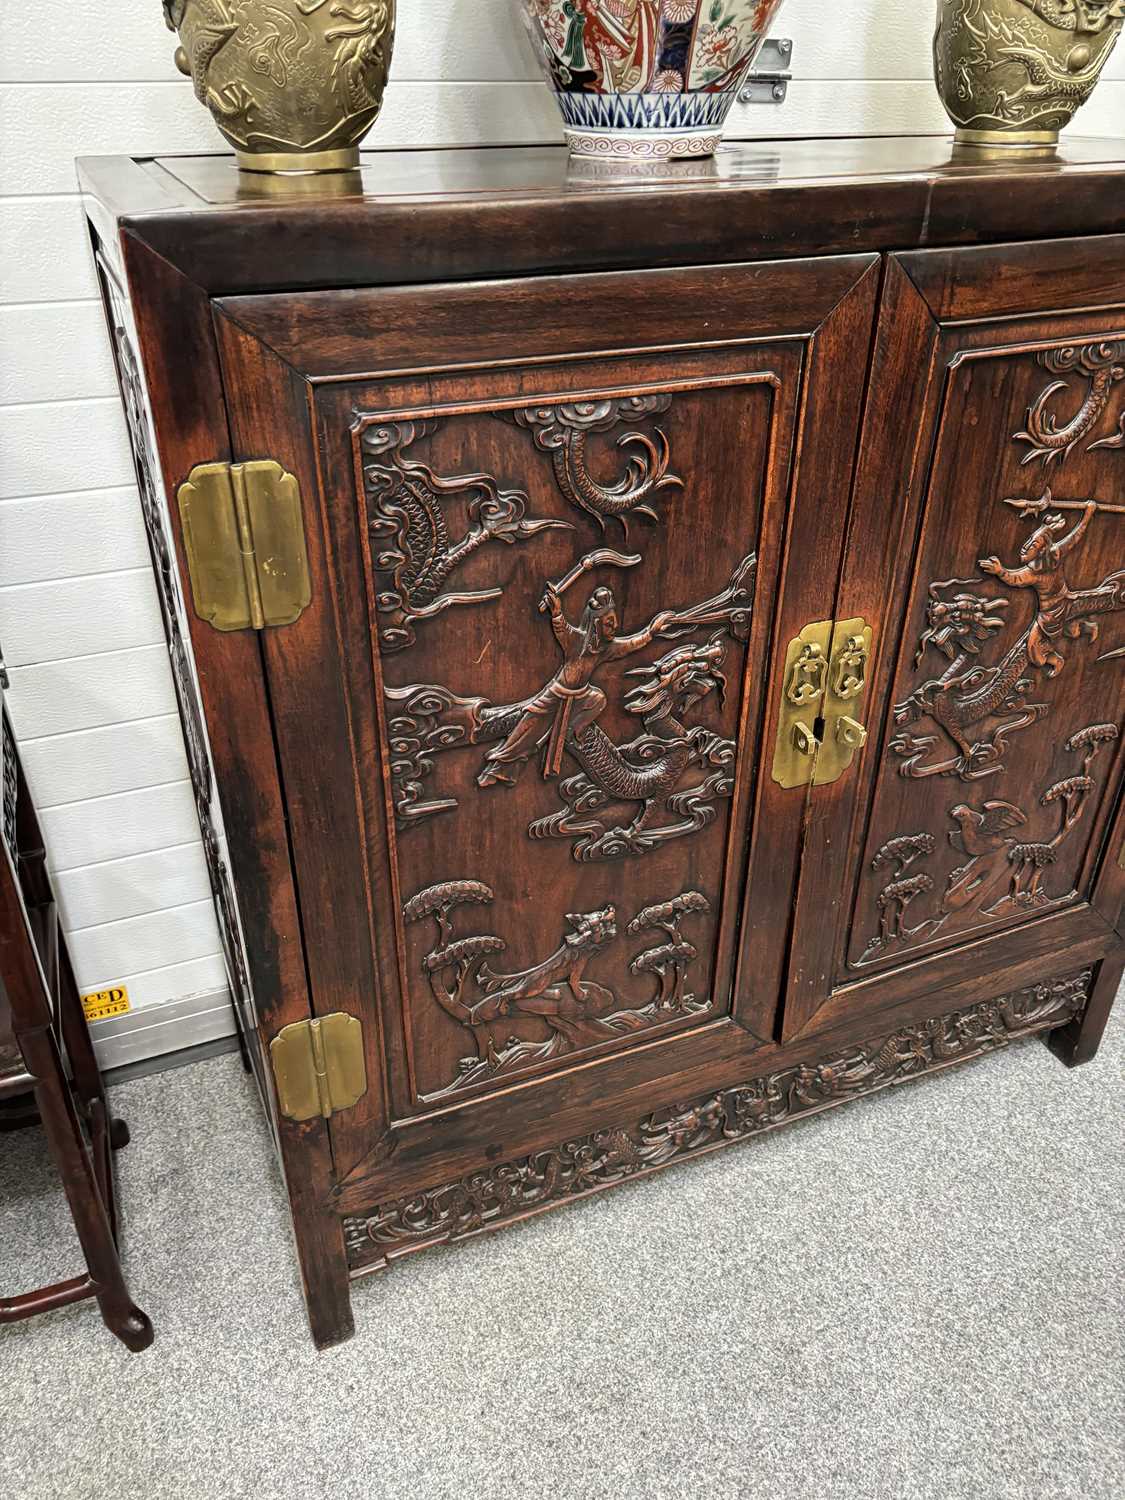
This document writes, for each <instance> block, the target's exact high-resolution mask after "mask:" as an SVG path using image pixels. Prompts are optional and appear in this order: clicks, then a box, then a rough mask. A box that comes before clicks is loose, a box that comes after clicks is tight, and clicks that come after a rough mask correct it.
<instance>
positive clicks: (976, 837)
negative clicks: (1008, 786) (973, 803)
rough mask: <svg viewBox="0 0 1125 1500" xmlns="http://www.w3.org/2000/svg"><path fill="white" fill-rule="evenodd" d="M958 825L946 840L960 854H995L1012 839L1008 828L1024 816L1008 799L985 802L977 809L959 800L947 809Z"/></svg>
mask: <svg viewBox="0 0 1125 1500" xmlns="http://www.w3.org/2000/svg"><path fill="white" fill-rule="evenodd" d="M949 816H950V817H951V818H953V819H954V820H955V821H956V823H957V825H958V826H957V827H956V828H955V829H953V831H952V832H951V833H950V835H949V842H950V843H951V844H952V845H953V847H954V848H955V849H960V850H961V851H962V852H963V853H965V854H968V855H971V856H973V857H974V858H976V857H979V856H980V855H983V854H995V852H996V851H997V850H998V849H1002V848H1003V847H1004V845H1005V844H1010V843H1012V842H1013V840H1012V837H1011V835H1010V834H1009V832H1008V830H1009V829H1012V828H1018V827H1019V826H1020V825H1021V824H1022V823H1026V822H1027V818H1026V816H1025V815H1024V814H1023V813H1022V812H1021V811H1020V810H1019V808H1018V807H1015V806H1014V805H1013V804H1012V803H1011V802H999V801H994V802H986V803H985V804H984V807H983V808H982V809H981V810H980V811H979V812H978V811H977V809H976V808H975V807H966V806H965V804H964V803H963V802H962V803H959V804H958V805H957V806H956V807H952V808H950V810H949Z"/></svg>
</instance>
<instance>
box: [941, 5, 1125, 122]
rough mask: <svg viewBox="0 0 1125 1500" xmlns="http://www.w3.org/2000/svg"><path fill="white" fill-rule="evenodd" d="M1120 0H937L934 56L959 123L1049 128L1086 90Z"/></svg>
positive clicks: (1123, 15) (1124, 13)
mask: <svg viewBox="0 0 1125 1500" xmlns="http://www.w3.org/2000/svg"><path fill="white" fill-rule="evenodd" d="M1123 19H1125V0H942V5H941V6H940V8H939V18H938V29H937V33H936V35H935V38H934V62H935V71H936V78H937V85H938V92H939V93H940V95H941V99H942V103H943V104H944V106H945V109H946V112H947V114H948V115H949V117H950V119H951V120H952V121H953V123H954V124H955V125H956V126H958V127H959V129H961V130H971V131H986V132H989V133H990V134H991V133H996V134H1002V133H1004V132H1013V133H1023V134H1026V133H1029V132H1031V133H1034V132H1043V133H1045V134H1048V135H1049V134H1051V133H1057V131H1058V130H1059V129H1060V128H1061V127H1062V126H1064V125H1066V124H1067V123H1068V122H1069V121H1070V119H1071V117H1072V116H1073V115H1074V113H1075V112H1076V110H1078V109H1079V108H1080V107H1081V106H1082V105H1083V104H1084V103H1085V102H1086V100H1087V99H1088V98H1089V97H1090V95H1091V94H1092V93H1093V91H1094V88H1095V86H1096V84H1097V82H1098V79H1099V77H1100V76H1101V72H1102V69H1103V68H1104V67H1105V64H1106V62H1107V61H1108V59H1109V55H1110V53H1111V52H1112V51H1113V49H1114V47H1115V45H1116V43H1117V38H1118V36H1119V34H1120V31H1121V26H1122V21H1123Z"/></svg>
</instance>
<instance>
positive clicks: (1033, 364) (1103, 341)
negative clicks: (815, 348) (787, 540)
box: [785, 240, 1125, 1036]
mask: <svg viewBox="0 0 1125 1500" xmlns="http://www.w3.org/2000/svg"><path fill="white" fill-rule="evenodd" d="M1099 253H1100V254H1101V255H1102V256H1103V257H1104V261H1103V270H1107V271H1108V270H1111V269H1112V267H1113V266H1116V268H1117V269H1116V284H1117V289H1118V290H1119V291H1120V292H1122V293H1125V285H1123V284H1122V279H1121V267H1122V264H1123V263H1125V242H1123V241H1121V240H1117V241H1110V242H1101V243H1100V245H1095V246H1093V247H1091V246H1090V245H1087V246H1086V250H1085V261H1084V263H1083V264H1082V265H1079V264H1078V258H1077V255H1076V253H1075V247H1071V246H1068V245H1065V244H1063V245H1056V246H1051V245H1047V246H1035V247H1030V246H1029V247H1014V248H1013V247H1004V255H1005V260H1006V265H1007V267H1008V271H1009V277H1010V278H1011V279H1010V280H1009V282H1008V283H1007V284H1006V285H1001V286H998V285H997V283H996V282H995V280H994V278H993V277H992V271H993V268H994V261H995V256H996V254H997V252H994V251H963V252H952V253H951V252H941V253H940V254H938V253H936V252H927V253H922V254H918V255H908V256H903V257H901V259H900V260H898V261H897V262H892V264H891V266H890V267H889V272H888V279H887V283H886V290H885V294H884V305H883V310H882V317H881V326H880V334H879V339H878V343H877V351H876V359H875V365H874V371H873V384H872V395H871V399H870V405H869V411H868V415H867V428H866V434H865V440H864V451H863V455H862V458H861V465H860V472H859V478H858V482H857V493H856V499H855V513H854V514H853V518H852V526H851V537H852V541H851V544H850V546H849V549H848V554H847V556H846V558H845V563H844V572H843V581H842V584H841V593H840V600H839V604H838V613H839V614H848V615H850V614H853V613H854V614H865V615H866V617H867V618H868V620H869V621H873V622H874V624H875V651H874V655H873V658H872V662H871V664H870V668H869V670H870V674H871V677H870V684H869V692H868V700H867V701H868V704H869V709H870V715H871V717H870V720H869V726H868V727H869V729H870V731H871V734H870V740H869V743H868V746H867V750H866V753H865V758H864V761H863V765H862V771H861V774H860V775H859V776H858V777H857V778H855V780H854V781H853V782H852V783H851V784H850V785H846V786H843V787H840V788H832V789H826V790H827V792H828V795H827V796H826V797H825V799H824V804H823V806H824V818H823V820H822V824H821V826H822V827H823V830H824V835H825V837H826V838H828V839H834V840H839V841H840V842H839V843H837V845H836V847H837V848H839V847H843V845H845V844H846V845H847V847H849V848H850V850H851V855H850V858H849V860H848V861H844V862H840V861H837V862H836V866H835V868H834V871H833V877H834V889H833V891H832V900H831V902H825V901H824V899H823V892H824V890H825V888H826V884H825V882H826V878H827V877H826V875H825V872H824V868H823V864H822V863H821V861H822V859H823V850H817V849H813V850H811V851H810V864H809V866H808V867H807V868H806V871H805V873H804V875H803V876H802V901H801V910H800V914H799V923H800V925H799V928H798V932H797V936H796V944H797V946H798V947H800V945H801V943H802V938H803V935H804V934H805V933H808V934H809V938H808V942H807V945H806V946H805V948H804V949H803V950H802V951H803V952H805V953H806V954H807V955H808V956H809V962H808V963H807V964H806V965H805V967H804V969H803V971H802V972H801V973H800V974H799V975H798V977H797V980H796V982H795V984H794V987H793V989H792V990H791V992H790V995H789V999H788V1013H787V1018H786V1026H785V1032H786V1035H789V1036H792V1035H795V1034H798V1033H799V1032H800V1031H802V1030H803V1029H806V1028H808V1027H809V1026H810V1025H812V1026H814V1027H819V1026H822V1025H825V1024H828V1023H830V1022H832V1021H834V1020H838V1019H840V1018H841V1017H843V1016H847V1015H848V1014H850V1013H851V1012H852V1011H853V1010H857V1009H866V1008H878V1007H880V1006H882V1005H886V1004H889V1003H891V1002H892V1001H894V1000H899V999H904V998H908V997H910V996H911V995H914V994H916V993H923V992H926V991H930V990H933V989H935V988H939V987H941V986H943V985H949V984H953V983H955V982H958V981H960V980H962V979H964V978H965V977H966V976H970V977H971V976H974V975H980V974H981V973H982V972H983V971H984V970H986V969H988V968H990V967H991V968H996V967H999V966H1001V965H1006V966H1012V965H1015V964H1018V963H1020V962H1026V963H1028V964H1031V965H1033V966H1034V965H1035V964H1038V965H1040V969H1039V973H1040V975H1042V976H1044V977H1046V976H1047V975H1048V974H1049V969H1048V967H1047V966H1048V965H1049V964H1050V963H1051V962H1052V961H1054V962H1055V964H1056V967H1057V965H1058V963H1059V962H1060V961H1061V962H1062V963H1063V964H1064V965H1065V964H1066V962H1067V955H1068V953H1069V952H1072V951H1074V952H1076V951H1077V946H1078V945H1080V944H1081V942H1082V941H1084V940H1086V939H1094V938H1096V935H1097V934H1098V933H1099V932H1101V933H1105V932H1106V930H1107V927H1108V926H1109V925H1111V924H1113V923H1114V922H1115V921H1116V919H1117V910H1118V906H1119V902H1120V887H1121V879H1120V876H1121V872H1120V870H1119V869H1118V868H1117V866H1116V864H1115V863H1114V862H1113V861H1112V860H1109V861H1106V860H1105V859H1104V857H1103V856H1104V854H1105V850H1104V848H1103V845H1104V842H1105V836H1106V830H1107V824H1108V820H1109V817H1110V815H1111V813H1112V809H1113V806H1114V803H1115V800H1116V797H1117V791H1118V785H1119V779H1120V766H1121V730H1122V722H1123V720H1122V714H1123V709H1125V671H1123V670H1122V669H1123V667H1125V308H1121V307H1117V308H1106V309H1101V310H1098V311H1095V312H1090V311H1086V310H1083V311H1075V312H1073V313H1070V312H1067V311H1066V309H1067V308H1068V307H1069V306H1073V307H1075V308H1084V307H1087V306H1088V304H1089V302H1090V300H1091V298H1090V285H1089V283H1090V279H1091V273H1092V272H1093V273H1096V271H1097V265H1095V266H1093V267H1091V266H1090V265H1089V263H1088V261H1089V257H1090V255H1091V254H1093V255H1094V256H1095V257H1096V256H1097V255H1098V254H1099ZM1113 284H1114V281H1113V276H1112V275H1109V276H1107V278H1106V281H1105V282H1103V285H1106V286H1107V287H1112V286H1113ZM1122 300H1125V296H1123V298H1122ZM1060 309H1062V310H1061V311H1060ZM920 354H921V356H922V357H921V358H920ZM886 432H897V433H899V434H901V435H902V437H903V438H905V441H904V442H902V443H901V444H900V445H897V446H896V448H895V449H893V450H889V449H888V447H887V445H886V443H885V440H884V437H883V434H884V433H886ZM874 536H879V537H881V538H882V545H881V547H875V548H873V547H872V545H871V538H872V537H874ZM881 600H889V601H890V603H889V604H888V605H882V604H881V603H880V601H881ZM818 795H819V794H818ZM818 874H819V876H820V882H821V883H820V887H819V888H820V891H821V898H820V900H819V902H817V901H816V898H815V896H814V894H813V893H814V889H815V887H816V885H817V875H818ZM817 905H819V908H820V915H819V918H818V917H817V915H816V912H815V910H814V907H815V906H817ZM825 910H829V911H831V912H832V913H833V920H832V921H829V922H825V921H824V912H825ZM818 920H819V927H820V930H819V932H814V931H813V924H816V923H817V922H818ZM1074 966H1075V965H1074V963H1073V962H1071V963H1070V967H1071V968H1072V969H1073V968H1074ZM1033 977H1034V976H1033Z"/></svg>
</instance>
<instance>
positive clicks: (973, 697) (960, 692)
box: [890, 490, 1125, 781]
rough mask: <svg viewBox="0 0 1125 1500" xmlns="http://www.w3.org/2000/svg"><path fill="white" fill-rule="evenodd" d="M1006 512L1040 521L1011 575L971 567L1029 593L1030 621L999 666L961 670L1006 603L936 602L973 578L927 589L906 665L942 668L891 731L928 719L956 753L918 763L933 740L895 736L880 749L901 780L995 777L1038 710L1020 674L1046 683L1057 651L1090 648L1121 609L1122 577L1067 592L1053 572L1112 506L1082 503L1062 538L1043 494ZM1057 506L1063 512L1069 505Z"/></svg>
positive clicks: (1057, 663) (986, 562)
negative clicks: (1068, 644)
mask: <svg viewBox="0 0 1125 1500" xmlns="http://www.w3.org/2000/svg"><path fill="white" fill-rule="evenodd" d="M1008 503H1010V504H1013V505H1015V507H1016V508H1017V509H1018V510H1020V512H1021V514H1023V515H1024V516H1025V517H1028V518H1036V517H1038V516H1040V515H1042V516H1043V520H1042V522H1041V524H1039V525H1038V526H1037V527H1036V528H1035V530H1034V531H1033V532H1032V534H1031V535H1030V536H1029V537H1028V539H1027V541H1026V542H1024V544H1023V546H1022V547H1021V548H1020V554H1019V561H1020V564H1021V565H1020V566H1019V567H1018V568H1008V567H1006V566H1005V565H1004V564H1003V563H1002V562H1001V561H1000V559H999V558H996V557H984V558H981V559H980V561H979V566H980V568H981V570H982V572H985V573H990V574H992V575H993V576H994V577H996V578H998V579H999V580H1000V582H1001V583H1003V584H1005V585H1006V586H1007V587H1009V588H1025V589H1030V590H1032V591H1033V593H1034V595H1035V599H1036V613H1035V618H1034V620H1033V621H1032V623H1031V625H1030V626H1029V627H1028V628H1027V630H1025V631H1024V632H1023V634H1022V635H1021V636H1020V637H1019V639H1018V640H1017V641H1016V642H1015V643H1014V644H1013V645H1012V646H1011V647H1010V648H1009V650H1008V651H1007V653H1006V654H1005V656H1004V658H1003V660H1002V661H1001V662H1000V663H999V665H997V666H995V667H983V666H979V665H975V664H971V661H970V659H971V658H972V657H974V656H977V655H979V653H980V649H981V645H982V644H983V642H985V641H987V640H989V639H990V638H991V637H992V635H993V633H994V632H995V631H997V630H999V629H1001V628H1002V627H1003V624H1004V612H1005V610H1006V609H1007V605H1008V601H1007V600H1005V599H989V598H987V597H985V596H983V595H979V594H966V593H960V594H957V595H956V596H954V598H952V599H947V598H945V597H944V595H943V591H944V590H946V589H948V588H951V587H955V586H956V587H962V586H964V585H966V584H971V583H975V582H977V581H978V580H976V579H949V580H946V581H945V582H938V583H933V584H931V585H930V589H929V594H930V599H929V604H928V606H927V628H926V630H925V631H924V632H923V635H922V638H921V641H920V643H919V647H918V654H917V656H916V658H915V660H916V662H917V663H918V664H921V662H922V660H923V659H924V656H925V653H926V651H927V649H930V648H932V649H934V650H937V651H939V652H940V653H941V654H942V655H944V656H946V657H947V658H948V659H949V663H950V665H949V667H948V668H947V669H946V671H945V672H944V673H943V674H942V675H941V676H940V677H938V678H931V679H930V680H929V681H927V682H924V683H922V684H921V686H919V687H917V688H915V689H914V691H913V692H912V693H911V694H910V696H909V697H908V698H906V699H905V700H904V701H903V702H901V703H897V704H896V705H895V709H894V716H895V723H896V724H899V725H904V724H910V723H914V722H916V721H917V720H919V719H923V718H929V719H932V720H933V721H934V723H936V724H937V725H939V726H940V728H941V729H943V730H944V731H945V733H946V734H947V735H948V736H949V738H950V739H951V740H952V741H953V743H954V745H955V746H956V748H957V751H958V754H957V755H955V756H954V757H953V758H951V759H944V760H938V761H926V760H925V756H926V754H927V753H928V751H929V750H930V749H931V748H932V747H933V746H935V745H936V744H937V743H938V741H937V737H936V736H934V735H927V736H915V735H912V734H909V733H902V734H899V735H897V736H896V737H895V738H894V739H892V740H891V742H890V743H891V749H892V750H893V751H894V752H895V753H896V754H897V755H901V756H903V757H905V760H904V764H903V765H902V766H901V768H900V769H901V771H902V774H903V775H904V776H912V777H917V776H936V775H948V774H954V775H957V776H959V777H960V778H961V779H962V780H963V781H971V780H975V779H976V778H978V777H981V776H989V775H992V774H994V773H995V772H997V771H999V770H1001V769H1002V764H1001V758H1002V756H1003V754H1004V750H1005V749H1006V747H1007V741H1008V737H1009V736H1010V735H1011V734H1013V733H1014V732H1015V731H1016V730H1019V729H1023V728H1026V727H1027V726H1028V725H1029V724H1033V723H1035V722H1036V720H1037V719H1040V718H1042V717H1043V715H1044V714H1045V713H1046V711H1047V705H1046V704H1044V703H1029V702H1028V701H1027V695H1028V693H1029V691H1030V688H1031V680H1030V679H1029V678H1026V677H1025V676H1024V673H1025V671H1026V669H1027V668H1028V667H1032V668H1034V669H1036V670H1041V671H1043V672H1044V673H1045V675H1046V676H1047V678H1052V677H1056V676H1057V675H1058V674H1059V673H1060V672H1061V671H1062V670H1063V668H1064V667H1065V666H1066V657H1065V656H1064V655H1063V654H1062V652H1061V650H1060V649H1059V648H1060V646H1061V645H1062V643H1063V642H1064V641H1067V640H1070V641H1074V640H1079V639H1080V638H1082V637H1083V636H1084V637H1086V638H1087V639H1088V640H1089V641H1091V642H1093V641H1095V640H1097V637H1098V625H1097V620H1096V616H1098V615H1100V614H1106V613H1109V612H1111V611H1115V610H1120V609H1125V570H1122V571H1119V572H1115V573H1111V574H1109V575H1108V576H1107V577H1106V578H1104V579H1103V580H1102V582H1101V583H1099V584H1098V585H1097V586H1096V587H1094V588H1091V589H1073V588H1071V587H1070V585H1069V583H1068V581H1067V577H1066V573H1065V572H1064V569H1063V563H1064V561H1065V559H1066V558H1067V557H1068V556H1069V555H1070V554H1072V553H1073V552H1075V551H1076V549H1077V548H1078V547H1079V545H1080V543H1081V542H1082V539H1083V537H1084V536H1085V535H1086V531H1087V529H1088V527H1089V525H1090V521H1091V520H1092V518H1093V517H1094V515H1095V514H1097V512H1098V511H1099V510H1101V509H1112V507H1108V508H1107V507H1102V506H1100V505H1099V504H1098V503H1097V502H1096V501H1093V500H1091V501H1087V502H1084V503H1082V506H1081V509H1082V517H1081V519H1080V520H1079V521H1078V523H1077V525H1075V526H1074V527H1073V528H1072V529H1071V530H1070V531H1067V523H1066V520H1065V519H1064V517H1063V516H1062V515H1061V514H1058V513H1052V514H1044V511H1045V510H1046V508H1047V507H1048V506H1049V505H1050V504H1051V503H1052V497H1051V492H1050V490H1046V491H1045V492H1044V494H1043V495H1042V496H1040V497H1039V499H1038V500H1034V501H1024V500H1020V501H1009V502H1008ZM1061 504H1062V505H1063V506H1067V507H1068V508H1069V507H1070V506H1071V505H1074V504H1076V502H1066V501H1064V502H1061ZM986 726H991V727H986Z"/></svg>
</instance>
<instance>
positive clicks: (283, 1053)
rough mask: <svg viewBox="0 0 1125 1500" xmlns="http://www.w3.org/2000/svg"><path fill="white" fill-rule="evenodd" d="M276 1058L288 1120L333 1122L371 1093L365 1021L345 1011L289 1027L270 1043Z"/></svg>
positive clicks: (277, 1078) (279, 1099) (279, 1098)
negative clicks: (368, 1076) (364, 1037)
mask: <svg viewBox="0 0 1125 1500" xmlns="http://www.w3.org/2000/svg"><path fill="white" fill-rule="evenodd" d="M270 1059H271V1061H272V1062H273V1076H274V1082H275V1083H276V1085H277V1106H278V1108H279V1109H280V1110H281V1113H282V1114H283V1115H284V1116H285V1118H286V1119H287V1120H313V1119H315V1118H316V1117H317V1116H318V1115H319V1116H320V1117H321V1118H322V1119H325V1120H327V1119H329V1118H331V1116H332V1115H334V1114H339V1112H340V1111H341V1110H342V1109H351V1108H352V1106H353V1105H355V1104H358V1103H359V1101H360V1100H361V1099H362V1098H363V1096H364V1094H366V1092H367V1065H366V1063H365V1062H364V1059H363V1022H362V1021H360V1020H359V1019H357V1017H355V1016H349V1015H345V1014H344V1013H343V1012H342V1011H335V1012H334V1013H333V1014H332V1015H328V1016H318V1017H316V1019H315V1020H311V1021H294V1022H293V1024H292V1025H291V1026H283V1027H282V1028H281V1030H280V1031H279V1032H278V1033H277V1035H276V1036H275V1037H274V1039H273V1041H272V1042H270Z"/></svg>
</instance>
